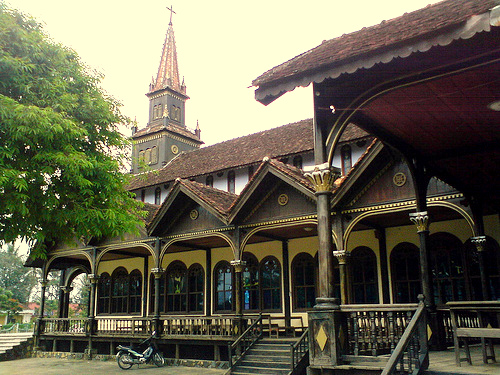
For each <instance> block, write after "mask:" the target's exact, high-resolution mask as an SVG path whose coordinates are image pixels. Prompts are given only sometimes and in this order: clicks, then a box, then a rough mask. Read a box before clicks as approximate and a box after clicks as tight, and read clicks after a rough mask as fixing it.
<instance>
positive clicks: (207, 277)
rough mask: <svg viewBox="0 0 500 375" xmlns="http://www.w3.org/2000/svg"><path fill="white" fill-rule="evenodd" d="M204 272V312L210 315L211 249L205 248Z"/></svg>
mask: <svg viewBox="0 0 500 375" xmlns="http://www.w3.org/2000/svg"><path fill="white" fill-rule="evenodd" d="M205 257H206V258H205V262H206V273H205V284H206V286H205V290H206V293H205V306H206V307H205V314H206V316H211V315H212V249H207V250H206V253H205Z"/></svg>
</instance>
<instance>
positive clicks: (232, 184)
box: [227, 171, 236, 194]
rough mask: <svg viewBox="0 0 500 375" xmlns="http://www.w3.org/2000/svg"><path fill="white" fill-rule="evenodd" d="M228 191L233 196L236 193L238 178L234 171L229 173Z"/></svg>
mask: <svg viewBox="0 0 500 375" xmlns="http://www.w3.org/2000/svg"><path fill="white" fill-rule="evenodd" d="M227 191H228V192H230V193H233V194H234V193H235V191H236V177H235V174H234V171H229V172H228V173H227Z"/></svg>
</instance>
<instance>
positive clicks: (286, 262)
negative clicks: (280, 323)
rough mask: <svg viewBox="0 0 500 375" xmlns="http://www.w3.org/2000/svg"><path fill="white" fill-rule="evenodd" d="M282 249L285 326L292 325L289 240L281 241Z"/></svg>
mask: <svg viewBox="0 0 500 375" xmlns="http://www.w3.org/2000/svg"><path fill="white" fill-rule="evenodd" d="M281 251H282V256H283V297H284V306H283V309H284V312H285V327H291V325H292V319H291V317H292V311H291V308H290V259H289V256H288V240H284V241H281Z"/></svg>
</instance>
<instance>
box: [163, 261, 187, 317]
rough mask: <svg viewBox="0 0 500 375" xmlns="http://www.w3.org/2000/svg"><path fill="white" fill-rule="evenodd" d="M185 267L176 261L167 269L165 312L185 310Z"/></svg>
mask: <svg viewBox="0 0 500 375" xmlns="http://www.w3.org/2000/svg"><path fill="white" fill-rule="evenodd" d="M186 273H187V270H186V266H185V265H184V263H182V262H179V261H176V262H173V263H171V264H170V266H169V267H168V268H167V272H166V278H167V284H166V285H167V296H166V297H167V312H180V311H186V310H187V285H186V281H187V280H186Z"/></svg>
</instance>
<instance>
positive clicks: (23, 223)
mask: <svg viewBox="0 0 500 375" xmlns="http://www.w3.org/2000/svg"><path fill="white" fill-rule="evenodd" d="M101 79H102V76H101V75H99V74H97V73H96V72H94V71H91V70H90V69H88V68H87V67H85V66H84V65H83V64H82V63H81V61H80V59H79V57H78V55H77V54H76V53H75V52H74V51H72V50H70V49H68V48H66V47H63V46H61V45H58V44H55V43H54V42H52V41H51V40H50V39H49V38H48V36H46V35H45V34H44V32H43V30H42V28H41V26H40V25H39V24H38V23H37V22H36V21H34V20H33V19H32V18H30V17H28V16H25V15H23V14H21V13H19V12H18V11H14V10H9V9H8V8H7V7H6V5H5V4H4V3H3V2H2V0H0V194H1V196H2V199H1V200H0V241H4V242H12V241H13V240H15V239H16V238H19V237H21V238H24V239H25V240H26V241H27V242H28V243H29V244H30V245H32V251H31V255H32V256H34V257H40V256H41V257H44V256H45V254H46V249H47V247H50V246H53V245H54V244H56V243H57V242H59V241H66V242H68V241H69V240H71V239H75V238H78V239H81V238H84V239H90V238H92V237H94V238H100V237H104V236H111V237H115V236H119V235H121V234H123V233H125V232H134V231H135V230H136V229H137V228H138V226H139V225H141V220H140V219H139V216H141V212H142V211H141V204H140V202H138V201H136V200H134V199H133V197H132V196H131V194H130V193H129V192H128V191H126V189H125V188H124V186H125V184H126V175H125V174H123V173H121V172H120V168H121V167H123V163H124V161H125V151H126V147H127V140H126V139H125V138H124V137H123V136H122V135H121V133H120V132H119V131H118V128H117V126H118V125H119V124H125V123H128V122H129V121H128V119H127V118H125V117H124V116H123V115H122V114H121V113H120V110H119V103H118V102H117V101H116V100H115V99H114V98H112V97H110V96H108V95H106V94H105V93H104V92H103V91H102V89H101V88H100V86H99V84H100V80H101Z"/></svg>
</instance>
